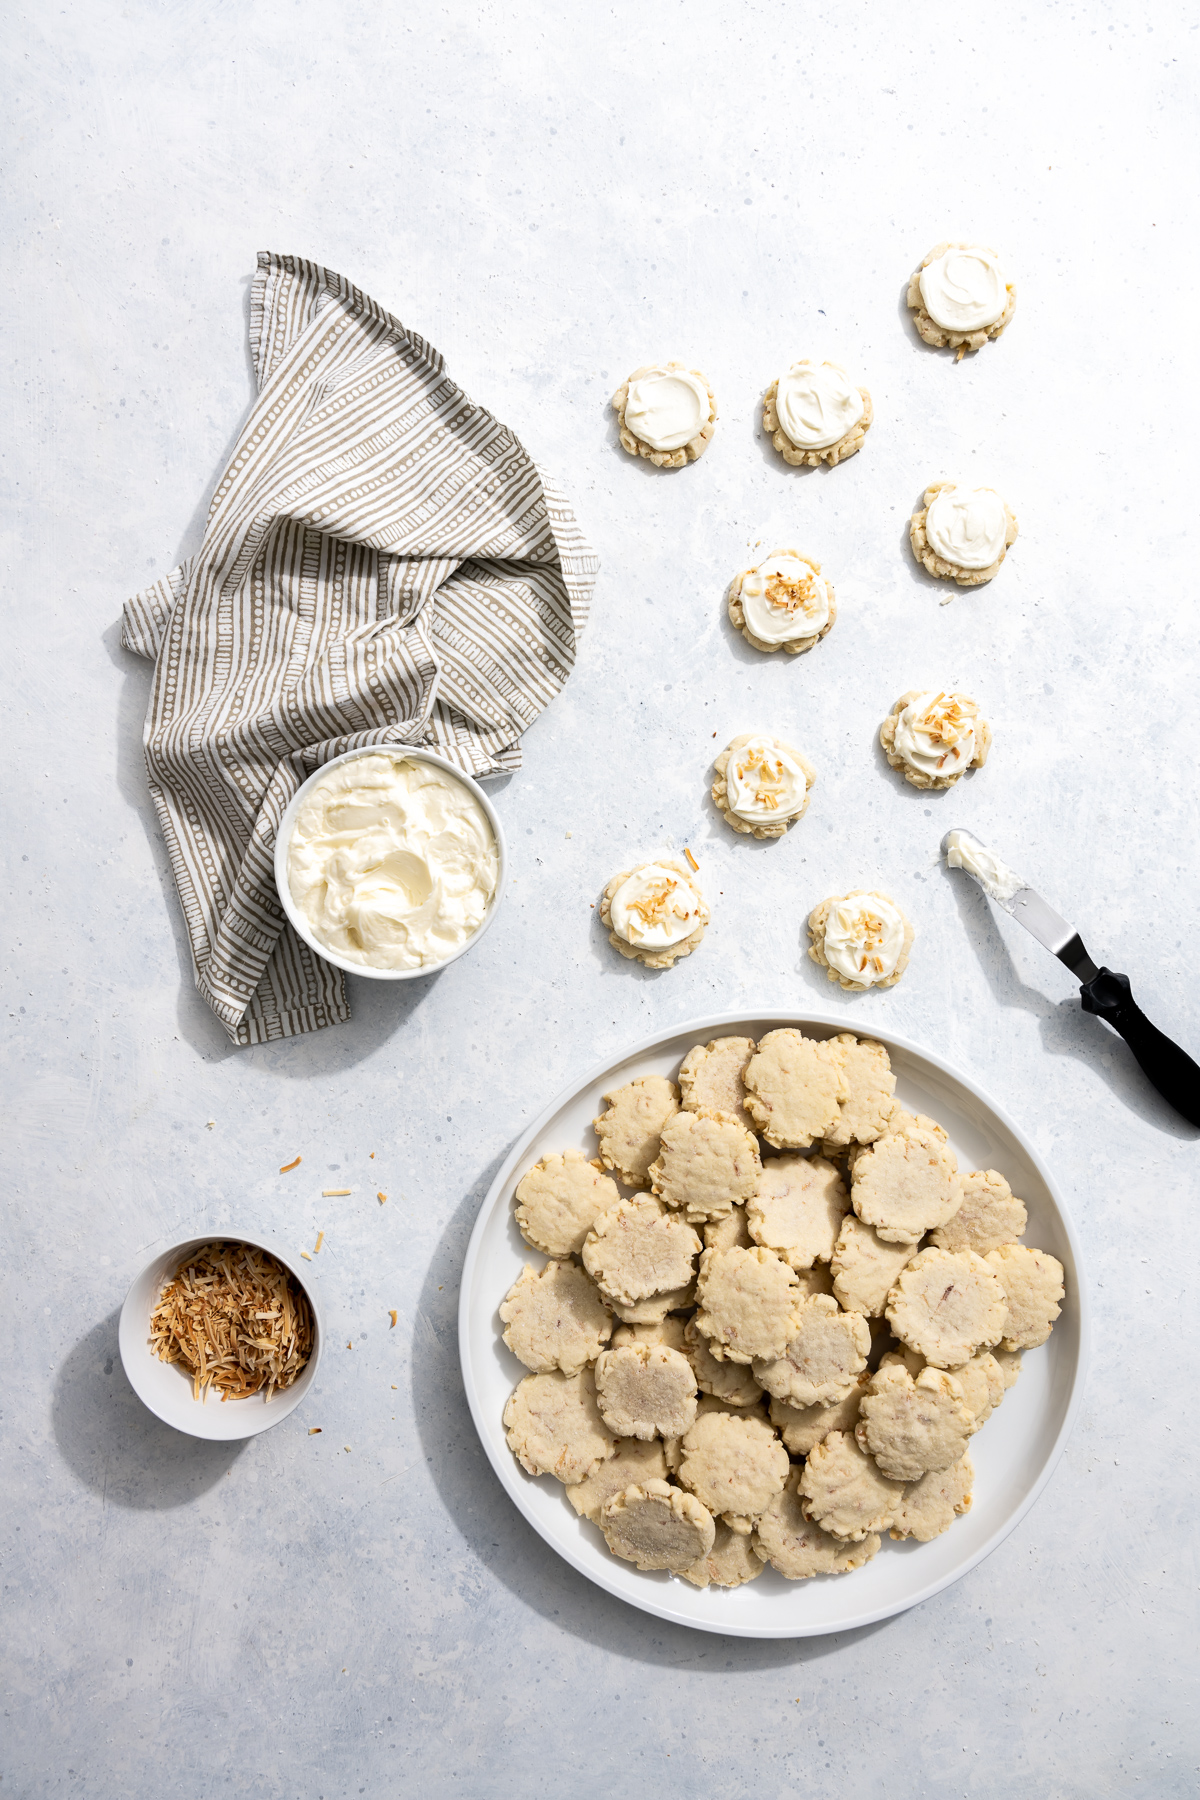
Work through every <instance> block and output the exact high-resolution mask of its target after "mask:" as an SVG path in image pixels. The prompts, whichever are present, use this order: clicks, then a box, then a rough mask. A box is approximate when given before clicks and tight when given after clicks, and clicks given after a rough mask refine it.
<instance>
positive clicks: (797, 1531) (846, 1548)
mask: <svg viewBox="0 0 1200 1800" xmlns="http://www.w3.org/2000/svg"><path fill="white" fill-rule="evenodd" d="M800 1476H801V1470H799V1469H793V1470H792V1471H791V1473H790V1474H789V1476H788V1478H787V1481H786V1483H785V1485H784V1487H783V1490H782V1492H781V1493H778V1494H776V1495H775V1498H774V1499H773V1500H771V1501H770V1502H769V1504H768V1505H767V1507H766V1509H765V1510H764V1512H763V1513H762V1515H761V1516H760V1517H759V1518H758V1519H757V1520H756V1521H755V1525H754V1536H753V1538H752V1540H751V1543H752V1546H753V1549H754V1552H755V1555H757V1556H760V1557H761V1558H762V1559H763V1561H764V1562H769V1563H770V1565H771V1567H772V1568H773V1569H778V1571H779V1573H780V1574H781V1575H782V1576H784V1577H785V1578H786V1579H787V1580H788V1581H804V1580H805V1579H807V1577H808V1576H810V1575H845V1574H847V1573H848V1572H849V1571H850V1570H851V1569H861V1568H862V1566H863V1564H864V1563H865V1562H870V1560H871V1558H872V1557H873V1556H874V1555H875V1554H876V1552H877V1551H878V1549H879V1539H878V1537H877V1536H875V1534H874V1533H872V1534H871V1535H870V1536H864V1537H863V1538H862V1539H861V1541H860V1542H858V1543H856V1544H848V1543H847V1542H846V1540H845V1539H844V1538H837V1537H833V1536H832V1535H831V1534H830V1533H829V1532H828V1531H822V1529H821V1527H820V1526H819V1525H814V1524H813V1522H812V1520H811V1519H806V1518H805V1516H804V1510H803V1507H802V1504H801V1498H800Z"/></svg>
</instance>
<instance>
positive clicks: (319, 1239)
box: [313, 1231, 325, 1256]
mask: <svg viewBox="0 0 1200 1800" xmlns="http://www.w3.org/2000/svg"><path fill="white" fill-rule="evenodd" d="M324 1242H325V1233H324V1232H323V1231H318V1233H317V1241H316V1243H315V1244H314V1245H313V1255H314V1256H316V1255H318V1254H319V1252H320V1249H321V1245H322V1244H323V1243H324Z"/></svg>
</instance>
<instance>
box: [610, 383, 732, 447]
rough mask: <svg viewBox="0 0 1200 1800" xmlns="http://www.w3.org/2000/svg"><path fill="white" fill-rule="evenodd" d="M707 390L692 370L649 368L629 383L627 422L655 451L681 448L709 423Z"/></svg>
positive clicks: (635, 434) (709, 410)
mask: <svg viewBox="0 0 1200 1800" xmlns="http://www.w3.org/2000/svg"><path fill="white" fill-rule="evenodd" d="M711 412H712V402H711V400H710V399H709V397H708V389H707V388H706V387H705V385H704V383H703V381H701V379H700V377H699V376H698V375H693V373H692V371H691V370H690V369H668V368H666V367H664V366H663V365H662V364H659V365H657V366H656V367H655V368H653V369H648V370H647V371H646V373H645V374H644V375H639V376H638V377H637V378H636V380H633V381H631V382H630V383H629V393H628V396H627V398H626V401H625V424H626V426H627V427H628V429H629V430H630V431H632V433H633V435H634V436H635V437H639V438H641V440H642V442H643V443H644V444H649V446H650V448H651V449H652V450H682V448H683V446H684V445H685V444H690V443H691V441H692V439H693V438H694V437H695V436H696V434H697V433H698V432H699V431H700V430H701V428H702V427H703V426H705V425H707V424H708V420H709V415H710V413H711Z"/></svg>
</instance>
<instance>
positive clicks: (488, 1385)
mask: <svg viewBox="0 0 1200 1800" xmlns="http://www.w3.org/2000/svg"><path fill="white" fill-rule="evenodd" d="M781 1025H795V1026H799V1028H800V1029H801V1030H802V1031H804V1032H805V1033H806V1035H808V1036H811V1037H817V1038H824V1037H830V1036H832V1035H833V1034H834V1033H835V1032H837V1031H856V1032H863V1027H864V1021H863V1020H862V1019H861V1018H860V1017H855V1018H851V1017H849V1016H845V1015H844V1016H842V1017H836V1016H834V1015H832V1014H816V1013H813V1014H809V1015H808V1016H807V1017H805V1018H800V1017H798V1016H797V1015H796V1014H795V1013H768V1014H760V1015H759V1016H758V1017H757V1018H745V1017H743V1016H741V1015H739V1014H733V1013H726V1014H721V1015H719V1016H717V1017H715V1018H708V1019H697V1020H694V1021H693V1022H692V1023H691V1024H688V1025H684V1026H683V1027H682V1028H680V1029H678V1030H674V1031H665V1032H662V1033H660V1034H659V1035H658V1036H657V1037H653V1038H649V1039H647V1040H646V1041H645V1042H644V1043H641V1044H638V1045H636V1046H635V1047H634V1048H633V1049H632V1050H631V1051H630V1052H629V1053H628V1055H626V1056H623V1057H620V1058H618V1059H617V1060H616V1061H614V1062H611V1063H608V1064H606V1065H604V1066H603V1067H601V1068H597V1069H593V1070H592V1071H591V1072H590V1073H589V1074H587V1075H586V1076H584V1078H583V1079H582V1080H581V1081H578V1082H575V1083H574V1084H573V1085H572V1086H571V1087H570V1088H568V1089H567V1090H566V1092H565V1093H563V1094H561V1095H560V1096H559V1098H558V1099H557V1100H555V1101H554V1102H553V1104H552V1105H550V1106H549V1107H547V1109H546V1111H545V1112H544V1113H543V1114H542V1115H541V1117H540V1118H539V1119H537V1120H536V1121H535V1122H534V1123H533V1124H532V1125H531V1126H530V1127H529V1129H528V1130H527V1131H526V1132H524V1133H523V1135H522V1137H521V1138H520V1140H519V1142H518V1143H517V1144H515V1145H514V1147H513V1150H512V1153H511V1155H510V1156H509V1157H508V1159H507V1160H506V1162H505V1164H504V1166H503V1168H502V1169H501V1170H500V1172H499V1174H498V1175H497V1177H496V1179H495V1181H494V1182H493V1183H492V1186H491V1188H490V1190H489V1192H488V1195H487V1198H486V1199H485V1201H484V1203H483V1205H482V1207H481V1208H480V1212H479V1217H478V1219H477V1220H476V1221H475V1229H474V1231H473V1232H472V1233H471V1242H470V1244H469V1245H468V1248H467V1256H466V1262H465V1264H464V1267H463V1279H462V1290H461V1293H460V1296H459V1326H458V1330H459V1352H460V1355H461V1358H462V1370H463V1381H464V1384H465V1386H466V1391H467V1399H468V1401H469V1402H470V1407H471V1413H472V1416H473V1417H474V1420H475V1425H476V1429H477V1430H478V1432H479V1435H480V1437H481V1439H482V1440H483V1446H484V1449H485V1450H486V1451H487V1454H488V1457H489V1458H490V1460H491V1464H492V1467H493V1468H494V1469H495V1471H496V1474H497V1476H498V1477H499V1479H500V1482H501V1484H502V1485H503V1486H504V1488H505V1489H506V1490H507V1492H508V1494H509V1495H510V1497H511V1499H512V1500H513V1502H514V1504H515V1505H516V1506H518V1507H519V1508H520V1510H521V1511H522V1512H523V1513H524V1515H525V1517H526V1518H527V1519H528V1520H529V1522H530V1524H531V1525H532V1526H533V1527H534V1529H535V1530H536V1531H538V1532H540V1533H541V1535H542V1537H543V1538H545V1540H546V1542H547V1543H548V1544H549V1545H550V1547H551V1548H552V1549H554V1550H557V1552H558V1554H559V1555H560V1556H563V1557H565V1558H566V1560H567V1561H568V1562H569V1563H571V1564H572V1565H573V1566H574V1567H575V1568H576V1569H579V1570H580V1571H581V1573H582V1574H584V1575H586V1576H587V1577H588V1579H589V1580H591V1581H594V1582H596V1583H597V1584H598V1585H599V1586H600V1587H602V1588H606V1589H607V1590H608V1592H609V1593H610V1594H616V1595H618V1596H619V1598H620V1599H622V1600H628V1601H629V1603H630V1605H632V1606H639V1607H641V1608H642V1610H643V1611H644V1612H648V1613H654V1614H656V1615H657V1617H659V1618H661V1619H670V1620H672V1621H673V1622H674V1623H675V1624H677V1625H691V1626H694V1627H696V1628H697V1629H698V1630H700V1631H717V1632H722V1633H724V1634H726V1635H728V1636H732V1637H756V1638H788V1637H812V1636H817V1635H819V1634H820V1633H822V1632H827V1631H849V1630H852V1629H853V1628H854V1627H855V1626H859V1625H869V1624H871V1623H872V1622H873V1621H875V1620H877V1619H885V1618H887V1617H889V1616H890V1615H891V1614H892V1613H898V1612H903V1611H904V1610H905V1608H906V1607H909V1606H915V1605H917V1603H918V1602H919V1601H921V1600H927V1599H928V1598H929V1597H930V1595H931V1594H936V1593H937V1592H938V1591H939V1590H940V1589H941V1588H944V1587H947V1586H948V1585H949V1584H950V1582H952V1581H956V1580H957V1579H958V1577H959V1576H960V1575H965V1574H966V1573H967V1571H968V1569H972V1568H974V1566H975V1564H976V1563H977V1562H980V1561H981V1560H982V1559H983V1558H984V1557H985V1556H987V1555H988V1553H989V1551H992V1550H994V1549H995V1548H996V1545H997V1544H999V1543H1000V1542H1001V1540H1002V1539H1003V1538H1005V1537H1007V1535H1008V1533H1009V1532H1010V1531H1012V1529H1013V1528H1014V1526H1015V1525H1017V1524H1018V1523H1019V1522H1020V1520H1021V1519H1022V1518H1023V1517H1024V1515H1025V1514H1026V1513H1027V1512H1028V1511H1029V1508H1030V1507H1031V1506H1032V1505H1033V1503H1034V1501H1035V1500H1036V1499H1037V1497H1038V1495H1039V1494H1040V1493H1041V1491H1042V1489H1043V1487H1045V1485H1046V1483H1047V1481H1048V1480H1049V1479H1050V1474H1051V1471H1052V1470H1053V1468H1054V1465H1055V1463H1056V1462H1057V1461H1058V1458H1059V1456H1060V1454H1061V1452H1062V1450H1063V1447H1064V1445H1065V1444H1066V1441H1067V1437H1068V1435H1069V1433H1070V1430H1071V1426H1072V1424H1073V1422H1074V1418H1075V1413H1076V1410H1077V1408H1078V1406H1079V1403H1080V1400H1081V1399H1082V1394H1083V1377H1084V1371H1085V1367H1086V1361H1087V1342H1088V1320H1087V1304H1086V1297H1085V1292H1084V1288H1083V1282H1082V1275H1081V1268H1080V1257H1079V1248H1078V1244H1077V1241H1076V1238H1075V1233H1074V1230H1073V1228H1072V1226H1071V1223H1070V1221H1069V1219H1068V1218H1067V1215H1066V1211H1065V1209H1064V1207H1063V1204H1062V1202H1061V1200H1060V1199H1059V1197H1058V1195H1057V1193H1056V1191H1055V1188H1054V1183H1053V1181H1052V1180H1051V1177H1050V1174H1049V1171H1048V1170H1047V1168H1046V1166H1045V1164H1044V1163H1043V1162H1042V1160H1041V1158H1040V1157H1039V1156H1038V1154H1037V1152H1036V1151H1035V1150H1034V1148H1033V1146H1032V1145H1031V1144H1030V1143H1029V1141H1028V1139H1027V1138H1025V1137H1024V1136H1023V1135H1022V1133H1021V1132H1020V1131H1019V1130H1018V1128H1017V1126H1016V1125H1014V1124H1013V1122H1012V1120H1011V1119H1008V1118H1007V1117H1006V1116H1005V1115H1004V1113H1003V1112H1001V1111H1000V1109H999V1108H998V1107H997V1106H996V1105H995V1104H994V1103H993V1102H992V1101H990V1100H989V1099H987V1098H986V1096H985V1095H984V1094H982V1093H981V1092H980V1090H979V1089H978V1088H977V1087H976V1086H975V1084H974V1082H972V1081H970V1080H968V1079H967V1077H966V1076H964V1075H962V1074H961V1073H960V1072H959V1071H957V1070H955V1069H951V1068H950V1067H949V1066H948V1065H947V1064H946V1063H944V1062H942V1061H941V1059H940V1058H938V1057H936V1056H932V1055H930V1054H929V1052H928V1051H924V1050H921V1049H918V1047H917V1046H916V1045H915V1044H911V1043H909V1042H908V1041H907V1039H905V1038H900V1037H896V1036H894V1035H893V1034H891V1033H890V1032H885V1031H876V1030H872V1031H871V1033H870V1035H871V1036H872V1037H874V1038H876V1039H878V1041H879V1042H881V1043H883V1044H886V1045H887V1048H888V1052H889V1054H890V1056H891V1061H892V1068H893V1070H894V1072H895V1074H896V1076H897V1085H896V1094H897V1097H898V1098H899V1100H900V1101H901V1102H902V1103H903V1104H904V1105H905V1106H906V1107H908V1108H909V1109H910V1110H911V1111H914V1112H923V1113H928V1114H930V1115H931V1116H932V1117H934V1118H936V1119H937V1120H938V1122H939V1124H941V1125H942V1126H943V1127H944V1128H945V1130H946V1131H947V1132H948V1133H949V1134H950V1142H951V1145H952V1147H953V1149H954V1152H955V1155H956V1156H957V1157H958V1162H959V1167H960V1168H963V1169H982V1168H992V1169H998V1170H999V1171H1000V1173H1001V1174H1002V1175H1003V1176H1005V1178H1006V1179H1007V1181H1008V1182H1009V1184H1010V1186H1011V1187H1012V1190H1013V1192H1014V1193H1015V1194H1019V1195H1020V1196H1021V1198H1022V1199H1023V1200H1024V1201H1025V1203H1026V1205H1027V1206H1028V1208H1029V1227H1028V1230H1027V1231H1026V1234H1025V1242H1027V1243H1029V1244H1032V1245H1036V1246H1037V1247H1038V1248H1039V1249H1042V1250H1048V1251H1049V1252H1050V1253H1051V1255H1053V1256H1056V1257H1057V1258H1058V1259H1059V1261H1060V1262H1061V1263H1062V1265H1063V1267H1064V1269H1065V1271H1066V1290H1067V1292H1066V1299H1065V1300H1064V1301H1063V1307H1062V1315H1061V1317H1060V1318H1059V1320H1058V1322H1057V1324H1056V1325H1055V1327H1054V1331H1053V1332H1052V1334H1051V1337H1050V1341H1049V1343H1048V1344H1044V1345H1043V1346H1042V1347H1041V1349H1039V1350H1029V1351H1026V1353H1025V1358H1024V1362H1023V1366H1022V1369H1021V1378H1020V1380H1019V1381H1018V1382H1017V1385H1016V1386H1015V1387H1014V1388H1011V1389H1010V1390H1009V1392H1008V1393H1007V1394H1006V1395H1005V1397H1004V1402H1003V1404H1002V1405H1001V1406H1000V1407H999V1409H998V1410H997V1411H996V1412H995V1413H994V1414H993V1415H992V1417H991V1418H990V1419H989V1420H988V1423H987V1424H986V1425H985V1426H984V1428H983V1430H982V1431H980V1432H979V1433H978V1434H977V1435H976V1436H975V1437H974V1438H972V1440H971V1460H972V1461H973V1463H974V1465H975V1499H974V1504H973V1505H972V1507H971V1510H970V1511H969V1512H968V1513H966V1514H965V1515H964V1516H963V1517H962V1518H960V1519H956V1520H955V1522H954V1524H953V1525H952V1526H951V1528H950V1530H949V1531H948V1532H945V1533H944V1534H943V1535H942V1536H941V1537H939V1538H935V1539H934V1540H933V1542H932V1543H929V1544H918V1543H915V1542H913V1541H911V1540H906V1541H905V1542H904V1543H895V1542H893V1541H892V1540H891V1539H890V1538H887V1537H885V1538H884V1545H883V1548H882V1549H881V1551H880V1552H879V1554H878V1556H876V1557H875V1558H874V1560H873V1561H872V1562H869V1563H868V1564H867V1565H866V1567H865V1568H862V1569H858V1570H856V1571H854V1572H853V1573H852V1574H849V1575H825V1576H818V1577H817V1578H815V1579H813V1580H809V1581H796V1582H790V1581H785V1580H784V1579H783V1577H782V1576H780V1575H777V1574H776V1573H775V1571H774V1570H773V1569H771V1568H767V1569H765V1570H764V1571H763V1573H762V1574H761V1575H760V1576H759V1577H758V1578H757V1580H755V1581H751V1582H748V1583H747V1584H746V1585H745V1586H744V1587H740V1588H734V1589H725V1588H717V1587H709V1588H705V1589H701V1588H694V1587H692V1586H691V1585H690V1584H689V1583H688V1582H686V1581H683V1580H679V1579H676V1578H674V1577H672V1576H670V1575H667V1574H655V1573H649V1572H646V1571H644V1570H640V1569H635V1568H634V1567H633V1565H632V1564H631V1563H626V1562H622V1561H620V1559H619V1558H617V1557H615V1556H613V1555H611V1554H610V1552H609V1550H608V1548H607V1546H606V1545H605V1542H604V1539H603V1538H602V1537H601V1535H600V1533H599V1531H598V1530H597V1529H596V1527H595V1526H594V1525H592V1524H589V1523H588V1521H587V1520H586V1519H580V1518H578V1517H577V1516H576V1514H575V1511H574V1508H573V1507H572V1506H571V1503H570V1501H569V1500H568V1499H567V1497H566V1491H565V1489H564V1488H563V1487H561V1486H560V1484H559V1483H558V1482H557V1481H555V1480H554V1479H553V1478H552V1477H550V1476H543V1477H541V1478H540V1479H537V1480H535V1479H533V1478H532V1477H531V1476H529V1475H527V1474H526V1473H525V1471H524V1470H523V1469H522V1467H521V1465H520V1464H519V1463H518V1462H517V1459H516V1457H515V1456H514V1455H513V1454H512V1452H511V1450H509V1448H508V1445H507V1444H506V1442H505V1437H504V1427H503V1424H502V1423H501V1415H502V1413H503V1411H504V1405H505V1402H506V1401H507V1399H508V1396H509V1394H510V1393H511V1392H512V1390H513V1388H514V1387H515V1386H516V1384H517V1382H518V1381H520V1379H521V1377H522V1376H523V1375H524V1374H526V1373H527V1371H526V1370H525V1369H524V1368H523V1366H522V1365H521V1363H519V1362H518V1361H517V1359H516V1357H515V1356H513V1354H512V1353H511V1351H510V1350H508V1349H507V1347H506V1346H505V1344H504V1342H503V1339H502V1337H501V1330H502V1327H501V1324H500V1321H499V1319H498V1317H497V1315H496V1309H497V1307H498V1306H499V1304H500V1302H501V1301H502V1300H503V1298H504V1296H505V1294H506V1293H507V1291H508V1289H509V1288H510V1287H511V1285H512V1283H513V1282H514V1281H515V1280H516V1278H517V1276H518V1275H519V1274H520V1272H521V1267H522V1265H523V1264H524V1263H525V1262H527V1261H532V1262H533V1263H534V1264H535V1265H539V1266H540V1264H541V1263H542V1262H544V1261H545V1260H546V1259H545V1258H544V1257H541V1256H539V1255H538V1253H537V1252H535V1251H532V1250H530V1249H529V1247H528V1246H527V1245H526V1244H525V1243H524V1241H523V1240H522V1238H521V1235H520V1233H519V1232H518V1230H517V1227H516V1224H515V1222H514V1219H513V1189H514V1187H515V1186H516V1184H517V1182H518V1181H519V1180H520V1179H521V1176H522V1175H523V1174H524V1173H525V1170H526V1169H527V1168H528V1167H529V1166H530V1164H531V1163H534V1162H536V1161H537V1159H538V1158H539V1157H541V1156H544V1155H545V1154H546V1153H547V1152H548V1151H551V1150H566V1149H571V1148H576V1147H577V1148H579V1149H582V1150H584V1151H585V1152H586V1153H587V1154H588V1155H589V1156H590V1155H594V1153H595V1149H596V1138H595V1134H594V1132H593V1131H592V1120H593V1118H595V1117H596V1115H597V1114H598V1113H600V1112H602V1111H603V1110H604V1102H603V1100H602V1098H601V1095H602V1094H603V1093H604V1092H605V1091H606V1090H607V1089H609V1088H613V1087H618V1086H620V1084H621V1083H622V1082H626V1081H630V1080H632V1079H633V1077H634V1076H635V1075H668V1076H671V1077H672V1078H673V1077H674V1076H675V1074H676V1072H677V1070H678V1067H679V1064H680V1062H681V1060H682V1059H683V1057H684V1056H685V1055H686V1053H687V1051H688V1050H689V1049H690V1048H691V1046H692V1045H693V1044H700V1043H706V1042H707V1041H708V1040H709V1039H710V1038H713V1037H721V1036H730V1035H736V1036H744V1037H753V1038H759V1037H762V1036H763V1035H764V1033H766V1032H768V1031H773V1030H775V1029H776V1028H778V1027H779V1026H781ZM864 1035H866V1034H865V1033H864Z"/></svg>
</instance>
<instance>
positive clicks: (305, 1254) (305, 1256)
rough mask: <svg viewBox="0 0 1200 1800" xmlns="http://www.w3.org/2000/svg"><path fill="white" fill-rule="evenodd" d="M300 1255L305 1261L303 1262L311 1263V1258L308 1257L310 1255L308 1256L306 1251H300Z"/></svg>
mask: <svg viewBox="0 0 1200 1800" xmlns="http://www.w3.org/2000/svg"><path fill="white" fill-rule="evenodd" d="M300 1254H301V1256H302V1257H303V1258H304V1260H305V1262H311V1261H312V1257H311V1256H310V1255H309V1254H308V1251H307V1250H302V1251H301V1252H300Z"/></svg>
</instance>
